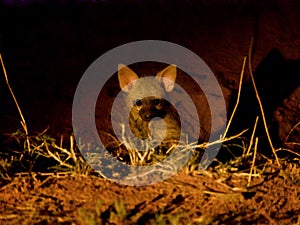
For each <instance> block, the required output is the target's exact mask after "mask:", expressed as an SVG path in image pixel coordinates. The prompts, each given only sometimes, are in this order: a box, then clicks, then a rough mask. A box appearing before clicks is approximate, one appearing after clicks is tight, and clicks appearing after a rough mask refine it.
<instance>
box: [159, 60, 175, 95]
mask: <svg viewBox="0 0 300 225" xmlns="http://www.w3.org/2000/svg"><path fill="white" fill-rule="evenodd" d="M176 76H177V68H176V65H174V64H171V65H170V66H168V67H166V68H165V69H163V70H162V71H160V72H159V73H158V74H157V75H156V77H158V78H164V79H163V83H164V86H165V89H166V91H167V92H170V91H172V90H173V88H174V83H175V80H176Z"/></svg>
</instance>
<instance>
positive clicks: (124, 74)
mask: <svg viewBox="0 0 300 225" xmlns="http://www.w3.org/2000/svg"><path fill="white" fill-rule="evenodd" d="M118 78H119V84H120V88H121V90H122V91H124V92H129V91H130V90H131V89H132V87H133V85H134V84H135V82H136V81H137V79H139V77H138V75H137V74H136V73H135V72H133V71H132V70H131V69H130V68H129V67H128V66H126V65H124V64H119V65H118Z"/></svg>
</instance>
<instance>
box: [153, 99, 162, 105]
mask: <svg viewBox="0 0 300 225" xmlns="http://www.w3.org/2000/svg"><path fill="white" fill-rule="evenodd" d="M152 103H153V105H155V106H158V105H159V104H160V99H153V101H152Z"/></svg>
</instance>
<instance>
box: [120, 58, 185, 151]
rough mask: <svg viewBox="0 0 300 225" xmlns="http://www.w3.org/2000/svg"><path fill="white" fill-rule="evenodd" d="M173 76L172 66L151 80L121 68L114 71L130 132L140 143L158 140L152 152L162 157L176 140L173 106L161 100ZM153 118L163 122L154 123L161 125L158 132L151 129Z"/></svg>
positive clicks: (176, 118)
mask: <svg viewBox="0 0 300 225" xmlns="http://www.w3.org/2000/svg"><path fill="white" fill-rule="evenodd" d="M176 75H177V69H176V66H175V65H169V66H168V67H166V68H165V69H163V70H162V71H160V72H159V73H157V75H156V76H155V77H143V78H139V77H138V75H137V74H136V73H135V72H134V71H132V70H131V69H130V68H129V67H127V66H125V65H123V64H120V65H119V68H118V79H119V85H120V87H121V90H122V91H123V92H125V93H126V105H127V107H130V108H129V109H130V113H129V127H130V129H131V132H132V133H133V135H134V136H135V137H136V138H138V139H140V140H146V139H148V138H152V139H153V138H154V139H160V140H161V141H160V144H159V146H158V149H157V148H156V149H157V150H158V151H159V152H162V153H166V152H167V151H168V150H169V149H171V148H172V147H174V144H175V146H176V144H177V143H178V141H179V139H180V129H181V128H180V119H179V115H178V113H177V111H176V109H175V108H174V106H173V105H172V104H171V103H170V102H169V101H167V100H165V99H164V97H166V96H167V94H168V93H170V92H171V91H173V89H174V83H175V80H176ZM147 78H149V79H147ZM155 118H160V119H161V120H164V121H158V124H161V123H164V125H165V126H164V128H165V129H162V128H159V125H157V126H156V127H155V128H153V129H152V126H151V122H153V121H155ZM153 119H154V120H153Z"/></svg>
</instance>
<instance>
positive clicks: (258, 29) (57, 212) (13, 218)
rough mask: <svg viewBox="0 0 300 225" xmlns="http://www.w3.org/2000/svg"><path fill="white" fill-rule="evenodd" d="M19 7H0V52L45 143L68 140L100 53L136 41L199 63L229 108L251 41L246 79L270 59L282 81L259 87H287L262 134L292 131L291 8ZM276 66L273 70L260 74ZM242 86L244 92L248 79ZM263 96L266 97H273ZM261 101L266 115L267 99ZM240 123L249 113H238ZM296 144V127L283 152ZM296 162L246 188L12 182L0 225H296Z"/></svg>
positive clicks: (9, 109)
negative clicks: (175, 49)
mask: <svg viewBox="0 0 300 225" xmlns="http://www.w3.org/2000/svg"><path fill="white" fill-rule="evenodd" d="M26 2H27V1H22V2H19V3H18V2H14V1H12V2H10V1H6V3H5V4H4V3H1V5H0V6H1V8H0V27H1V30H0V46H1V54H2V57H3V58H4V63H5V65H6V69H7V72H8V75H9V79H10V82H11V85H12V87H13V89H14V91H15V94H16V96H17V97H18V100H19V102H20V106H21V108H22V109H23V112H24V115H25V118H26V119H27V123H28V126H29V129H30V131H31V132H33V133H38V132H41V131H43V130H44V129H45V128H46V127H48V126H49V133H50V134H51V135H53V136H55V137H60V135H65V136H69V135H70V134H72V132H73V131H72V123H71V119H72V116H71V112H72V99H73V96H74V93H75V90H76V86H77V84H78V82H79V80H80V78H81V76H82V75H83V73H84V71H85V70H86V69H87V68H88V66H89V65H90V64H91V63H92V62H93V61H94V60H95V59H96V58H97V57H99V56H100V55H101V54H103V53H105V52H106V51H108V50H110V49H112V48H114V47H117V46H119V45H121V44H126V43H128V42H131V41H137V40H144V39H156V40H165V41H170V42H174V43H177V44H180V45H183V46H185V47H186V48H188V49H190V50H192V51H194V52H195V53H196V54H198V55H199V56H200V57H201V58H202V59H203V60H204V61H205V62H206V63H207V64H208V66H209V67H210V68H211V69H212V71H213V72H214V74H215V75H216V76H217V79H218V81H219V82H220V84H221V87H222V91H223V94H224V97H225V100H226V103H227V106H228V109H230V106H229V105H230V99H231V96H232V94H233V93H234V92H235V91H236V90H237V88H238V83H239V77H240V72H241V68H242V62H243V58H244V56H246V55H247V54H248V49H249V45H250V40H251V38H252V37H254V43H255V45H254V49H253V59H252V67H253V70H254V71H265V70H257V68H259V65H262V64H261V63H262V62H263V61H264V59H266V58H267V59H268V57H267V56H268V55H270V54H269V53H270V52H271V53H272V50H273V49H274V48H275V49H277V50H278V51H279V52H280V57H282V58H281V60H283V62H285V64H284V66H283V67H281V69H280V70H277V69H274V70H275V71H280V73H279V74H278V73H276V79H275V77H271V78H270V77H269V78H268V79H269V80H267V82H266V80H265V79H262V83H261V84H260V85H261V87H263V86H264V84H269V83H268V81H270V82H271V81H272V80H276V85H277V84H278V83H279V84H282V85H281V86H282V87H284V86H285V85H283V84H284V83H285V81H286V80H288V81H289V84H293V85H288V88H289V91H288V92H286V91H283V92H282V93H284V95H283V96H279V97H278V101H277V100H276V101H275V102H276V103H274V104H275V105H274V104H273V103H272V104H273V105H272V107H271V106H270V110H269V114H268V117H269V118H270V126H273V122H274V121H275V123H274V124H275V125H274V126H275V127H276V129H274V130H273V132H274V137H275V138H278V140H279V141H278V143H279V144H282V140H285V139H286V137H287V136H288V134H289V132H290V130H291V128H292V127H293V126H294V125H296V124H297V123H298V122H299V120H300V118H299V112H300V104H299V99H300V97H299V96H300V89H299V86H300V84H299V82H300V80H299V73H298V72H299V70H300V69H299V68H300V67H299V60H300V26H299V24H300V14H299V12H300V3H299V1H283V0H282V1H279V0H278V1H250V0H249V1H241V2H240V1H221V0H220V1H210V2H208V1H207V2H206V1H183V0H176V1H159V0H154V1H145V2H142V1H124V2H122V3H121V2H118V1H113V0H112V1H98V3H91V2H94V1H90V2H85V3H83V2H81V1H78V2H77V1H74V2H73V3H70V2H68V1H55V2H50V1H49V2H50V3H49V2H48V3H42V2H43V1H39V2H40V3H37V4H33V3H32V1H28V2H27V3H28V4H26ZM45 2H46V1H45ZM277 50H276V51H277ZM271 55H272V54H271ZM275 55H276V54H275ZM275 59H277V58H276V57H275ZM265 62H267V65H269V64H268V62H270V61H268V60H265ZM275 62H277V61H276V60H275ZM280 62H281V61H280ZM280 65H281V64H280ZM276 66H278V64H277V63H274V62H273V61H272V60H271V66H269V67H275V68H277V67H276ZM267 68H268V66H267ZM282 68H283V69H282ZM274 70H271V71H273V72H274ZM273 72H272V73H271V75H272V74H273ZM281 73H284V74H281ZM257 74H260V73H259V72H257ZM263 74H264V73H263ZM289 74H293V75H291V76H290V75H289ZM245 76H246V78H245V82H248V81H249V72H248V70H247V71H246V70H245ZM261 76H263V75H261ZM287 77H292V78H291V79H290V78H287ZM277 78H278V79H277ZM0 85H1V86H0V91H1V95H0V97H1V105H2V107H1V110H0V113H1V114H0V116H1V118H0V119H1V127H0V132H1V134H7V133H11V132H14V131H15V130H16V129H18V128H19V127H20V125H19V116H18V114H17V110H16V109H15V105H14V103H13V101H12V98H11V97H10V94H9V92H8V90H7V88H6V86H5V85H4V80H2V78H1V83H0ZM276 85H275V87H276V88H277V87H278V86H276ZM266 86H267V85H266ZM271 86H272V85H271V84H270V86H268V88H271V89H268V90H272V91H274V90H273V89H272V87H271ZM281 86H280V87H281ZM277 89H278V88H277ZM277 89H275V91H274V93H279V91H278V92H277ZM283 89H284V88H283ZM280 90H281V89H280ZM114 91H115V90H113V91H112V92H114ZM267 92H268V91H267ZM269 93H273V92H271V91H270V92H269ZM280 93H281V92H280ZM272 96H274V95H272V94H271V98H272ZM266 99H267V100H265V102H266V104H267V103H268V100H269V99H270V98H266ZM247 103H248V102H246V104H245V105H246V106H247ZM3 105H4V107H3ZM250 108H251V109H252V106H251V107H250ZM104 110H106V109H104ZM243 112H252V111H251V110H249V109H248V110H247V107H246V110H245V109H244V111H243ZM254 116H255V113H254ZM249 118H250V117H249ZM249 118H248V116H245V117H244V119H243V120H241V121H247V120H248V121H247V122H248V124H246V125H245V126H248V125H249V123H250V122H251V123H250V124H251V125H252V126H253V124H254V122H252V119H249ZM251 118H252V117H251ZM254 119H255V117H254ZM253 121H254V120H253ZM238 128H239V129H242V128H244V127H243V126H238ZM277 128H279V129H277ZM235 131H236V130H235ZM299 134H300V128H299V127H298V128H295V130H294V131H293V133H292V134H291V135H289V139H288V143H287V144H286V145H285V147H286V146H288V147H289V148H290V149H294V151H296V152H297V151H298V153H299V149H298V150H297V148H296V147H295V146H296V145H295V144H293V143H295V142H299V139H300V138H299ZM2 136H3V137H6V136H4V135H2ZM2 136H1V138H2V139H3V137H2ZM294 147H295V148H294ZM2 150H3V152H5V148H1V151H2ZM261 152H262V153H264V152H263V149H262V150H261ZM292 156H293V157H295V156H297V155H296V154H292ZM298 162H299V161H297V160H296V162H294V163H287V162H284V160H283V165H284V167H283V169H278V168H276V166H275V165H276V164H275V163H274V165H273V166H272V167H273V169H271V170H270V171H267V172H265V173H264V174H262V173H257V176H253V177H252V180H251V183H250V186H247V181H248V176H249V173H248V171H247V172H245V173H243V171H238V172H228V171H227V170H226V171H223V170H221V169H218V170H214V169H212V168H209V169H208V170H206V171H202V172H193V173H187V172H184V171H181V172H179V173H178V174H176V175H174V176H173V177H171V178H169V179H167V180H165V181H163V182H160V183H156V184H153V185H148V186H142V187H132V186H122V185H119V184H117V183H115V182H112V181H109V180H107V179H105V178H102V177H99V176H83V175H78V174H76V173H70V174H68V173H56V174H53V173H49V174H44V173H32V174H31V175H30V176H28V174H26V173H25V174H22V173H19V174H15V175H14V176H13V177H12V180H11V181H10V182H9V183H6V182H5V185H4V183H3V185H2V187H1V189H0V224H134V223H137V224H157V223H158V221H159V220H164V221H166V220H168V219H169V222H168V223H167V222H166V224H171V222H170V221H171V220H172V219H173V221H175V219H176V218H177V219H179V220H178V221H177V222H174V223H173V224H188V223H189V222H191V223H194V224H300V201H299V198H300V194H299V193H300V180H299V177H300V173H299V171H300V169H299V163H298ZM122 201H123V203H122ZM122 204H124V207H123V208H125V209H126V212H125V213H124V212H123V213H122ZM120 208H121V209H120ZM168 215H169V216H170V215H172V216H173V217H170V218H169V217H168ZM174 218H175V219H174ZM154 221H156V222H154Z"/></svg>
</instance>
